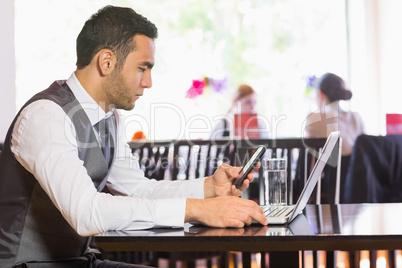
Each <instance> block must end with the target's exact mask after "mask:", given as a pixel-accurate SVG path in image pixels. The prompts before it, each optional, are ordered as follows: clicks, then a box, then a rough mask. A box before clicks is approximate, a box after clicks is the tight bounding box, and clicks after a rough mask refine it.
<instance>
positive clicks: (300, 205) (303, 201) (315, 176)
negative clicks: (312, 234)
mask: <svg viewBox="0 0 402 268" xmlns="http://www.w3.org/2000/svg"><path fill="white" fill-rule="evenodd" d="M339 135H340V133H339V131H334V132H331V134H329V136H328V138H327V141H326V142H325V144H324V147H323V149H322V152H321V154H320V155H319V157H318V159H317V162H316V163H315V165H314V168H313V171H312V172H311V174H310V176H309V178H308V180H307V182H306V185H305V186H304V187H303V191H302V192H301V194H300V197H299V199H298V200H297V203H296V205H295V208H294V210H293V212H292V214H291V216H290V220H289V221H292V220H293V219H294V218H295V217H296V216H297V215H299V213H300V212H301V211H302V210H303V209H304V207H305V206H306V205H307V202H308V200H309V198H310V196H311V194H312V193H313V191H314V187H315V185H316V184H317V182H318V180H319V179H320V178H321V173H322V171H323V169H324V167H325V165H326V164H327V162H328V159H329V157H330V156H331V154H332V151H333V150H334V148H335V145H336V143H337V141H338V139H339ZM338 165H339V163H338Z"/></svg>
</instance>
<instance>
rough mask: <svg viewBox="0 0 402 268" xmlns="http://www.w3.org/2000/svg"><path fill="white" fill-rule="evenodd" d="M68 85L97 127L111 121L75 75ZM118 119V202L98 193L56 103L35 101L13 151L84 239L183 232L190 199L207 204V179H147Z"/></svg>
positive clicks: (114, 176)
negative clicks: (156, 230)
mask: <svg viewBox="0 0 402 268" xmlns="http://www.w3.org/2000/svg"><path fill="white" fill-rule="evenodd" d="M67 84H68V86H69V87H70V88H71V90H72V92H73V93H74V95H75V97H76V98H77V100H78V101H79V102H80V104H81V105H82V107H83V108H84V110H85V113H86V114H87V116H88V118H89V120H90V122H91V124H92V126H94V125H95V124H96V123H97V122H99V121H100V120H101V119H102V118H104V117H105V116H106V114H105V112H104V111H103V110H102V109H101V107H100V106H99V105H98V104H97V103H96V102H95V101H94V100H93V99H92V98H91V97H90V96H89V94H88V93H87V92H86V91H85V89H84V88H83V87H82V86H81V84H80V83H79V81H78V79H77V78H76V76H75V74H74V73H73V74H72V75H71V77H70V78H69V79H68V80H67ZM115 114H116V119H117V120H116V121H117V128H118V138H117V144H116V146H115V148H116V149H115V154H117V155H116V158H115V161H114V163H113V165H112V168H111V171H110V175H109V178H108V182H107V187H108V188H109V189H110V191H111V192H112V193H114V194H115V195H114V196H112V195H110V194H106V193H99V192H97V191H96V188H95V186H94V184H93V182H92V180H91V178H90V177H89V176H88V174H87V170H86V169H85V167H84V166H83V161H82V160H80V159H79V158H78V150H77V142H76V139H75V134H74V133H75V128H74V125H73V123H72V122H71V120H70V118H69V117H68V116H67V115H66V113H65V112H64V111H63V109H62V108H61V107H60V106H59V105H58V104H56V103H55V102H53V101H50V100H39V101H35V102H33V103H31V104H30V105H28V106H27V107H26V108H25V109H24V110H23V111H22V112H21V115H20V117H19V118H18V120H17V122H16V124H15V126H14V130H13V135H12V141H11V142H12V147H11V150H12V152H13V154H14V155H15V157H16V159H17V160H18V161H19V162H20V163H21V164H22V165H23V166H24V168H26V169H27V170H28V171H29V172H31V173H32V174H33V175H34V176H35V178H36V179H37V180H38V182H39V184H40V185H41V186H42V188H43V189H44V190H45V192H46V193H47V194H48V195H49V197H50V199H51V200H52V202H53V203H54V205H55V206H56V207H57V208H58V209H59V210H60V211H61V213H62V215H63V217H64V218H65V219H66V220H67V221H68V222H69V224H70V225H71V226H72V227H73V228H74V229H75V230H76V231H77V233H78V234H80V235H82V236H88V235H95V234H99V233H102V232H104V231H107V230H129V229H146V228H152V227H161V226H170V227H182V226H183V225H184V217H185V206H186V199H185V198H204V179H196V180H189V181H156V180H150V179H148V178H146V177H144V173H143V172H142V171H141V170H140V169H139V164H138V161H137V160H136V159H135V158H134V157H133V155H132V154H131V149H130V147H129V146H128V144H127V142H126V141H125V129H124V128H125V122H124V118H123V117H122V116H121V115H120V114H119V113H118V112H116V111H115Z"/></svg>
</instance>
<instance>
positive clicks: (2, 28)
mask: <svg viewBox="0 0 402 268" xmlns="http://www.w3.org/2000/svg"><path fill="white" fill-rule="evenodd" d="M0 35H1V42H0V52H1V59H2V60H1V63H0V81H1V84H0V96H1V97H0V114H1V119H0V142H3V141H4V139H5V136H6V133H7V129H8V127H9V125H10V123H11V121H12V119H13V118H14V116H15V113H16V104H15V49H14V0H1V1H0Z"/></svg>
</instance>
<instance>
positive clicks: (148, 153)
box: [128, 140, 173, 180]
mask: <svg viewBox="0 0 402 268" xmlns="http://www.w3.org/2000/svg"><path fill="white" fill-rule="evenodd" d="M128 144H129V146H130V148H131V152H132V153H133V154H134V157H137V158H138V163H139V165H140V168H141V170H142V171H144V174H145V177H147V178H150V179H156V180H164V179H168V178H169V177H170V167H171V162H172V161H171V158H172V156H171V154H172V144H173V143H172V141H141V140H140V141H131V142H129V143H128Z"/></svg>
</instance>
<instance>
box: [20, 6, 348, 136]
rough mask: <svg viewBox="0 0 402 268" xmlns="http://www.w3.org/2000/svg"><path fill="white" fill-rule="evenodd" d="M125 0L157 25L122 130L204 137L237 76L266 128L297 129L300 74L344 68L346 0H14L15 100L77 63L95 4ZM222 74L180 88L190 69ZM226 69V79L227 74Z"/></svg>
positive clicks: (294, 132) (275, 132) (304, 106)
mask: <svg viewBox="0 0 402 268" xmlns="http://www.w3.org/2000/svg"><path fill="white" fill-rule="evenodd" d="M106 4H112V5H124V6H130V7H132V8H134V10H136V11H137V12H139V13H141V14H143V15H144V16H146V17H147V18H148V19H150V20H151V21H153V22H154V23H155V24H156V25H157V27H158V29H159V33H160V35H159V38H158V40H157V41H156V46H157V50H156V66H155V68H154V71H153V87H152V88H151V89H148V90H146V93H145V95H144V96H143V97H142V98H141V99H140V100H139V101H138V102H137V103H136V107H135V109H134V110H133V111H128V112H124V115H125V119H126V126H127V135H126V137H127V139H128V140H129V139H131V137H132V135H133V133H134V132H135V131H137V130H142V131H143V132H144V133H145V135H146V136H147V137H148V138H149V139H158V140H159V139H182V138H205V137H208V136H209V132H210V131H211V129H212V127H213V125H214V124H215V122H216V118H217V116H221V115H224V114H225V113H226V112H227V111H228V110H229V108H230V105H231V102H232V100H231V99H232V95H233V92H234V90H235V88H236V86H237V85H239V84H243V83H245V84H250V85H251V86H252V87H253V88H254V89H255V90H256V91H257V92H258V96H259V98H258V104H257V105H258V112H259V114H261V115H263V116H265V117H266V118H267V120H268V122H269V123H270V124H271V130H272V133H271V136H278V137H281V136H300V135H301V134H302V124H303V121H304V118H305V116H306V114H307V113H308V112H309V110H310V109H311V108H312V107H314V100H313V98H312V96H311V95H310V96H306V95H305V91H306V83H305V78H306V77H307V76H310V75H316V76H319V75H321V74H322V73H324V72H327V71H331V72H334V73H337V74H339V75H340V76H342V77H346V76H347V75H348V66H347V62H348V61H347V55H348V53H347V46H346V44H347V42H346V25H345V21H346V19H345V2H344V1H337V0H333V1H330V0H327V1H322V0H305V1H297V0H271V1H266V0H241V1H240V0H234V1H225V0H214V1H213V0H170V1H163V0H148V1H135V2H132V1H124V0H120V1H117V0H116V1H81V0H72V1H61V2H60V1H56V0H36V1H29V0H16V1H15V7H16V62H17V70H16V77H17V78H16V87H17V107H18V108H20V107H21V106H22V105H23V103H25V101H26V100H27V99H28V98H29V97H30V96H32V95H33V94H34V93H36V92H39V91H41V90H43V89H45V88H47V87H48V86H49V85H50V84H51V83H52V82H53V81H54V80H56V79H66V78H68V77H69V75H70V74H71V72H72V71H74V69H75V39H76V37H77V35H78V33H79V31H80V30H81V27H82V26H83V24H84V22H85V21H86V19H87V18H88V17H89V16H90V15H91V14H93V13H94V12H96V11H97V10H98V9H99V8H100V7H102V6H104V5H106ZM203 77H208V78H211V79H215V80H219V81H226V87H223V88H220V90H217V89H216V88H212V87H210V86H209V87H206V88H205V89H204V92H203V94H201V95H200V96H198V97H195V98H186V92H187V90H188V89H189V88H190V86H191V85H192V81H193V80H195V79H202V78H203ZM225 79H226V80H225Z"/></svg>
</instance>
